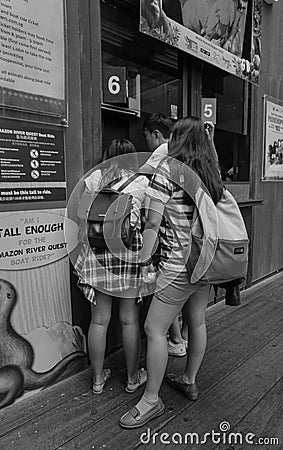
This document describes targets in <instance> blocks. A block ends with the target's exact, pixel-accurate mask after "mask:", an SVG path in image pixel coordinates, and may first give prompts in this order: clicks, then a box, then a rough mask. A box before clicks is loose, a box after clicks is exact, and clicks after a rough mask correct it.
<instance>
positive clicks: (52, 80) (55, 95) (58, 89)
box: [0, 0, 65, 115]
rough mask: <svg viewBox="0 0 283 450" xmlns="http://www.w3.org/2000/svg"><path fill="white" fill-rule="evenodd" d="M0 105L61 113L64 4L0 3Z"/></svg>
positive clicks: (41, 0)
mask: <svg viewBox="0 0 283 450" xmlns="http://www.w3.org/2000/svg"><path fill="white" fill-rule="evenodd" d="M0 11H1V14H0V28H1V38H0V67H1V68H0V104H2V105H7V106H12V107H13V106H14V107H18V108H19V107H20V108H23V109H25V110H30V111H38V112H47V113H53V114H58V115H63V114H64V113H65V56H64V54H65V49H64V44H65V43H64V39H65V38H64V33H65V31H64V0H1V9H0Z"/></svg>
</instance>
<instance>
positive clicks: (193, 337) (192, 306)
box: [183, 286, 209, 384]
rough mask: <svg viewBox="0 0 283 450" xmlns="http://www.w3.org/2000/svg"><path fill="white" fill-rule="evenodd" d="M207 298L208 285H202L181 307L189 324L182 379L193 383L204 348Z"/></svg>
mask: <svg viewBox="0 0 283 450" xmlns="http://www.w3.org/2000/svg"><path fill="white" fill-rule="evenodd" d="M208 300H209V286H202V287H201V288H200V289H198V290H197V291H196V292H195V293H194V294H192V295H191V297H190V298H189V300H188V301H187V303H186V304H185V306H184V308H183V312H184V317H185V320H186V322H187V323H188V324H189V348H188V358H187V364H186V368H185V371H184V374H183V380H184V381H185V382H186V383H189V384H193V383H195V380H196V375H197V373H198V370H199V368H200V365H201V363H202V360H203V357H204V353H205V349H206V340H207V339H206V324H205V310H206V307H207V303H208Z"/></svg>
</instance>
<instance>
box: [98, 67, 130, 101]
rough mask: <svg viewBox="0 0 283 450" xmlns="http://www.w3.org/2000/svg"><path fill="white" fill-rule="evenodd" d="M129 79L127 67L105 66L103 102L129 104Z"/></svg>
mask: <svg viewBox="0 0 283 450" xmlns="http://www.w3.org/2000/svg"><path fill="white" fill-rule="evenodd" d="M127 101H128V93H127V79H126V68H125V67H109V66H105V67H104V68H103V102H104V103H120V104H127Z"/></svg>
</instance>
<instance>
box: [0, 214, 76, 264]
mask: <svg viewBox="0 0 283 450" xmlns="http://www.w3.org/2000/svg"><path fill="white" fill-rule="evenodd" d="M77 239H78V227H77V224H76V223H75V222H73V221H72V220H70V219H67V218H64V217H63V216H60V215H56V214H51V213H49V214H46V213H43V212H31V211H27V212H21V213H13V215H12V217H11V214H9V215H7V216H5V215H4V216H3V215H1V217H0V270H19V269H31V268H33V267H40V266H44V265H46V264H50V263H52V262H54V261H57V260H59V259H61V258H64V257H65V256H67V255H68V254H69V253H70V252H71V251H72V250H73V249H74V248H75V247H76V246H77V244H78V240H77Z"/></svg>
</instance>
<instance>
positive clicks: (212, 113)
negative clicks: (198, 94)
mask: <svg viewBox="0 0 283 450" xmlns="http://www.w3.org/2000/svg"><path fill="white" fill-rule="evenodd" d="M201 118H202V120H203V121H204V122H206V121H207V120H209V121H210V122H213V123H214V124H215V123H216V98H202V99H201Z"/></svg>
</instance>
